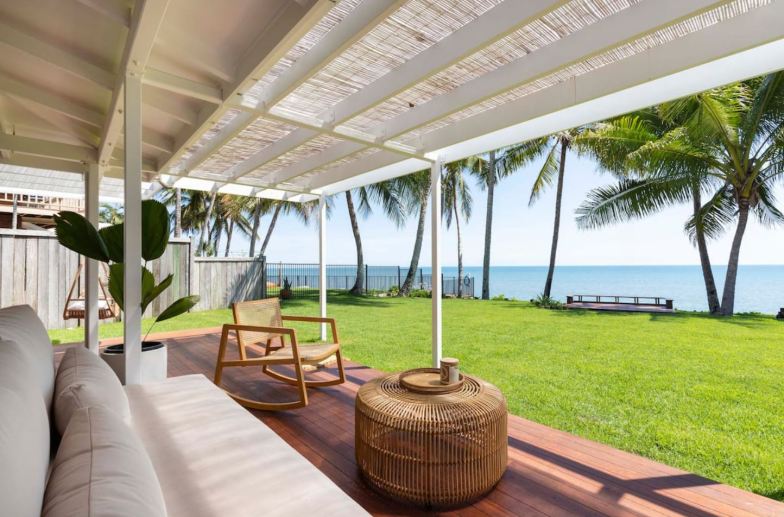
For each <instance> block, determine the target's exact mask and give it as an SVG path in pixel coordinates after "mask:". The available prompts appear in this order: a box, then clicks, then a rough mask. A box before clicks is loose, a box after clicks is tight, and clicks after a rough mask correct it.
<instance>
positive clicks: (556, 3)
mask: <svg viewBox="0 0 784 517" xmlns="http://www.w3.org/2000/svg"><path fill="white" fill-rule="evenodd" d="M567 1H568V0H529V1H526V2H519V1H517V2H515V1H506V2H503V3H501V4H499V5H497V6H495V7H493V8H492V9H490V10H489V11H487V12H486V13H484V14H483V15H482V16H480V17H478V18H477V19H475V20H474V21H472V22H470V23H468V24H466V25H464V26H463V27H461V28H459V29H458V30H456V31H455V32H453V33H452V34H450V35H449V36H447V37H446V38H444V39H443V40H441V41H439V42H437V43H436V44H434V45H433V46H431V47H430V48H428V49H427V50H425V51H423V52H421V53H419V54H417V55H416V56H414V57H413V58H411V59H410V60H408V61H406V62H405V63H403V64H402V65H400V66H399V67H397V68H396V69H394V70H392V71H391V72H390V73H388V74H386V75H384V76H383V77H381V78H380V79H378V80H377V81H375V82H373V83H372V84H371V85H369V86H367V87H365V88H362V89H361V90H359V91H358V92H356V93H355V94H353V95H350V96H348V97H346V98H345V99H343V100H342V101H340V102H339V103H337V104H336V105H335V106H334V107H333V108H332V109H330V110H329V111H328V112H325V113H323V114H322V115H321V116H320V118H323V119H325V120H332V121H333V124H334V125H338V124H341V123H343V122H345V121H346V120H349V119H350V118H352V117H354V116H356V115H358V114H360V113H362V112H364V111H367V110H368V109H370V108H373V107H374V106H377V105H378V104H381V103H382V102H384V101H386V100H387V99H390V98H392V97H394V96H395V95H397V94H399V93H401V92H403V91H405V90H406V89H408V88H410V87H411V86H414V85H415V84H417V83H419V82H421V81H422V80H424V79H427V78H428V77H430V76H432V75H434V74H436V73H438V72H441V71H442V70H445V69H447V68H449V67H450V66H452V65H454V64H455V63H458V62H459V61H461V60H462V59H465V58H466V57H468V56H470V55H472V54H474V53H475V52H477V51H479V50H481V49H482V48H484V47H486V46H488V45H492V44H493V43H495V42H497V41H499V40H501V39H503V38H505V37H506V36H508V35H509V34H511V33H512V32H514V31H515V30H517V29H519V28H520V27H522V26H524V25H527V24H528V23H531V22H532V21H534V20H536V19H538V18H541V17H542V16H544V15H545V14H547V13H548V12H551V11H553V10H555V9H557V8H559V7H561V6H562V5H564V4H565V3H567Z"/></svg>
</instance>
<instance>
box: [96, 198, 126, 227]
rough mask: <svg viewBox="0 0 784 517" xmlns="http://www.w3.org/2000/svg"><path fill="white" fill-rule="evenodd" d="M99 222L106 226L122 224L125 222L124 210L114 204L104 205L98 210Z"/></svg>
mask: <svg viewBox="0 0 784 517" xmlns="http://www.w3.org/2000/svg"><path fill="white" fill-rule="evenodd" d="M98 220H99V221H100V222H102V223H106V224H112V225H113V224H120V223H121V222H123V208H122V206H120V205H116V204H114V203H103V204H101V208H100V209H99V210H98Z"/></svg>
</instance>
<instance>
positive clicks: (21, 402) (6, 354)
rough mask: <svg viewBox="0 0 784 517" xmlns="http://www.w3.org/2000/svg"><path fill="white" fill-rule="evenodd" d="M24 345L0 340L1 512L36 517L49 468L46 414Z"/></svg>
mask: <svg viewBox="0 0 784 517" xmlns="http://www.w3.org/2000/svg"><path fill="white" fill-rule="evenodd" d="M37 373H38V372H37V371H36V368H34V365H33V364H32V363H31V361H30V357H29V354H28V347H26V346H22V345H21V344H19V343H16V342H14V341H6V340H0V513H2V514H3V515H39V514H40V513H41V503H42V501H43V498H44V487H45V484H46V473H47V470H48V466H49V448H50V439H51V433H50V430H49V415H48V411H47V406H46V404H45V403H44V398H43V396H42V394H41V390H40V388H39V385H38V384H37V383H35V382H31V381H30V379H33V378H35V377H36V375H37Z"/></svg>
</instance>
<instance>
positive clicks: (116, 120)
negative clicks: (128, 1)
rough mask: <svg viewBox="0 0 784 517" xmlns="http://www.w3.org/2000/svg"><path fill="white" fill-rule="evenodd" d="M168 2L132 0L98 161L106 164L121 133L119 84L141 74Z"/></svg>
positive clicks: (166, 0)
mask: <svg viewBox="0 0 784 517" xmlns="http://www.w3.org/2000/svg"><path fill="white" fill-rule="evenodd" d="M168 3H169V2H168V0H136V4H135V5H134V8H133V12H132V13H131V26H130V31H129V33H128V38H127V40H126V42H125V49H124V51H123V56H122V59H121V61H120V67H119V73H118V75H117V77H116V80H115V84H114V88H113V91H112V100H111V101H110V103H109V110H108V112H107V117H106V121H105V123H104V124H103V131H102V133H101V145H100V147H99V149H98V159H99V161H100V162H102V163H104V162H108V160H109V158H111V155H112V152H113V150H114V147H115V146H116V144H117V140H118V139H119V138H120V133H121V131H122V125H123V117H122V103H123V92H124V88H123V85H124V83H125V76H126V74H139V75H141V74H142V73H143V72H144V69H145V67H146V66H147V60H148V59H149V58H150V52H152V47H153V45H154V44H155V35H156V34H157V33H158V30H159V29H160V27H161V24H162V23H163V19H164V16H165V14H166V8H167V7H168Z"/></svg>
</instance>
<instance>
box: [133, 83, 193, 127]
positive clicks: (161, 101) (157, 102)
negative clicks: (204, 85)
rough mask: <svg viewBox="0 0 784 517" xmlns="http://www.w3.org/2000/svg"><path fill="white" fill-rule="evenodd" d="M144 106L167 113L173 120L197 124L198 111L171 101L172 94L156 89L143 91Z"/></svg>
mask: <svg viewBox="0 0 784 517" xmlns="http://www.w3.org/2000/svg"><path fill="white" fill-rule="evenodd" d="M142 95H143V97H144V106H145V107H147V108H150V109H153V110H155V111H157V112H158V113H161V114H162V115H165V116H166V117H169V118H171V119H173V120H176V121H178V122H182V123H183V124H187V125H189V126H192V125H194V124H196V111H194V110H191V109H188V108H187V107H185V106H182V107H181V106H180V104H179V103H177V102H171V101H172V99H171V95H169V94H167V93H164V92H161V91H159V90H156V89H148V90H145V91H144V92H143V93H142Z"/></svg>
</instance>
